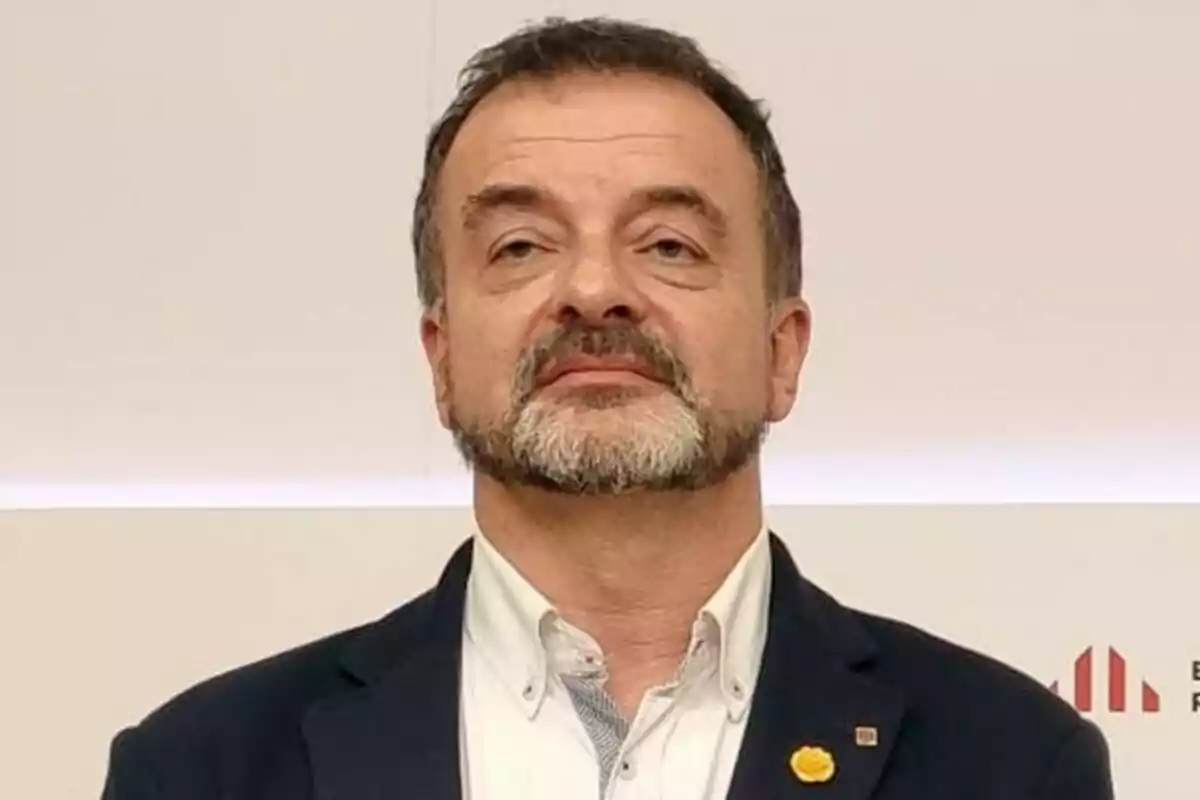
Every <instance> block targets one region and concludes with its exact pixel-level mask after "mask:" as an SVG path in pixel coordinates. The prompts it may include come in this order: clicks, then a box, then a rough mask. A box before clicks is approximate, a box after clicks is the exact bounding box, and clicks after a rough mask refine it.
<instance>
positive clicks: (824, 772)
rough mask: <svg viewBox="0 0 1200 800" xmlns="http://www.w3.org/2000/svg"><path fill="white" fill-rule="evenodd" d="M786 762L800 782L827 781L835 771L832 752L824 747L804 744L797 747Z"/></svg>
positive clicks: (835, 766)
mask: <svg viewBox="0 0 1200 800" xmlns="http://www.w3.org/2000/svg"><path fill="white" fill-rule="evenodd" d="M788 763H789V764H790V765H791V767H792V772H794V773H795V774H796V777H797V778H798V779H799V780H800V782H801V783H828V782H829V781H830V780H831V779H832V778H833V774H834V773H835V772H837V765H836V764H835V763H834V761H833V754H832V753H830V752H829V751H828V750H826V749H825V748H824V747H814V746H812V745H805V746H804V747H801V748H798V749H797V750H796V751H795V752H794V753H792V757H791V759H790V760H789V761H788Z"/></svg>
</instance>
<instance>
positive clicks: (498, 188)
mask: <svg viewBox="0 0 1200 800" xmlns="http://www.w3.org/2000/svg"><path fill="white" fill-rule="evenodd" d="M556 205H557V203H555V201H554V200H553V199H552V198H551V197H550V196H549V195H548V194H547V193H546V192H545V191H543V190H542V189H539V188H538V187H536V186H532V185H530V184H523V183H494V184H492V185H490V186H485V187H484V188H482V189H480V190H479V191H478V192H476V193H475V194H472V195H469V196H468V197H467V199H466V201H465V202H464V203H463V204H462V221H463V227H464V228H466V229H467V230H474V229H475V228H478V227H479V225H480V223H482V222H483V219H484V218H485V217H487V216H488V215H489V214H491V213H493V212H495V211H499V210H502V209H516V210H520V211H545V210H548V209H550V208H552V207H554V206H556Z"/></svg>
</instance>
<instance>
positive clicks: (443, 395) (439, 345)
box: [421, 300, 451, 428]
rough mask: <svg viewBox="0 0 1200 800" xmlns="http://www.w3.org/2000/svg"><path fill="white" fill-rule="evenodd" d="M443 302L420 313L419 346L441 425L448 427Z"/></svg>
mask: <svg viewBox="0 0 1200 800" xmlns="http://www.w3.org/2000/svg"><path fill="white" fill-rule="evenodd" d="M445 308H446V307H445V304H444V303H443V302H442V301H441V300H439V301H438V302H437V303H435V304H434V305H433V307H432V308H429V309H427V310H426V311H425V312H424V313H423V314H421V346H422V347H423V348H424V349H425V360H426V361H428V362H429V372H430V375H431V376H432V378H433V394H434V401H435V402H436V404H437V411H438V419H440V420H441V422H442V427H445V428H449V427H450V399H451V392H450V386H451V384H450V359H449V353H450V335H449V331H448V330H447V327H446V312H445Z"/></svg>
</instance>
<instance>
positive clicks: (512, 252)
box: [488, 239, 545, 263]
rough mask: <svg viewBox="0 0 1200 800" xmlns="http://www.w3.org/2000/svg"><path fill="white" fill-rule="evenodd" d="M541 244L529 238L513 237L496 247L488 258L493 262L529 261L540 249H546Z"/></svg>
mask: <svg viewBox="0 0 1200 800" xmlns="http://www.w3.org/2000/svg"><path fill="white" fill-rule="evenodd" d="M544 249H545V248H544V247H542V246H541V245H539V244H537V243H535V242H531V241H529V240H528V239H512V240H510V241H508V242H505V243H504V244H503V245H502V246H500V247H498V248H496V250H494V251H493V252H492V255H491V258H489V259H488V260H489V261H491V262H492V263H496V262H500V261H509V262H521V261H528V260H529V259H530V258H531V257H532V256H534V255H536V254H537V253H538V251H540V250H544Z"/></svg>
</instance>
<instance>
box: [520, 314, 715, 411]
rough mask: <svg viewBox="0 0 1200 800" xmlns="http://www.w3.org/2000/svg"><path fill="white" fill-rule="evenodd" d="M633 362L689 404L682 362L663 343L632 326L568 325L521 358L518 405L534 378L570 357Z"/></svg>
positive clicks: (533, 386) (525, 398) (528, 393)
mask: <svg viewBox="0 0 1200 800" xmlns="http://www.w3.org/2000/svg"><path fill="white" fill-rule="evenodd" d="M580 355H583V356H591V357H593V358H603V357H625V358H632V359H636V360H637V361H638V363H639V364H641V365H642V366H644V367H645V369H646V371H647V372H648V373H649V376H650V377H651V378H653V379H654V380H656V381H658V382H660V383H662V384H664V385H666V386H667V387H668V388H670V390H671V391H672V392H673V393H675V394H676V395H677V396H679V397H680V398H681V399H683V400H684V401H687V402H690V398H691V379H690V375H689V372H688V369H687V366H686V365H685V364H684V363H683V360H682V359H680V358H679V357H678V356H676V355H675V353H674V352H672V351H671V349H670V348H669V347H667V346H666V345H665V344H664V343H662V342H661V341H659V340H658V339H656V338H655V337H653V336H651V335H650V334H648V333H646V332H645V331H643V330H640V329H638V328H637V327H636V326H634V325H632V324H628V325H619V326H613V325H605V326H596V325H588V324H581V323H578V322H572V323H568V324H567V325H564V326H562V327H560V328H558V329H557V330H554V331H551V332H550V333H548V334H546V335H545V336H543V337H541V338H540V339H539V340H537V341H536V342H534V343H533V344H532V345H531V346H530V347H529V348H528V349H527V350H526V351H525V352H524V353H523V354H522V355H521V359H520V361H519V363H518V365H517V374H516V379H515V381H514V384H515V385H514V389H515V390H516V391H515V395H516V397H517V399H518V404H519V405H523V404H524V403H525V402H527V401H528V400H529V398H530V397H531V396H532V395H533V393H534V391H535V390H536V389H537V377H538V375H540V374H542V372H544V371H545V370H546V369H547V368H548V367H549V366H550V365H551V364H552V363H554V362H556V361H563V360H565V359H568V358H571V357H572V356H580Z"/></svg>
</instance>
